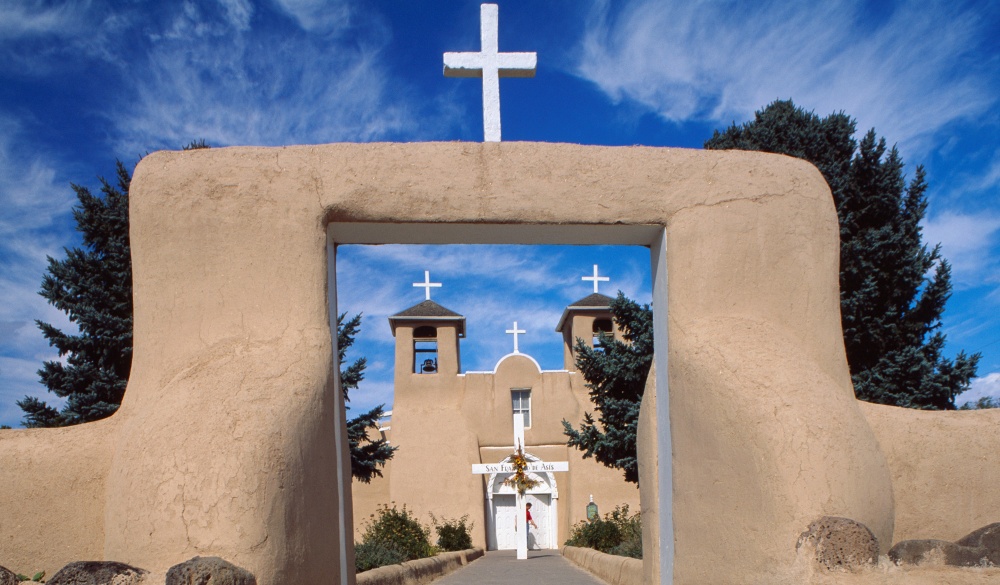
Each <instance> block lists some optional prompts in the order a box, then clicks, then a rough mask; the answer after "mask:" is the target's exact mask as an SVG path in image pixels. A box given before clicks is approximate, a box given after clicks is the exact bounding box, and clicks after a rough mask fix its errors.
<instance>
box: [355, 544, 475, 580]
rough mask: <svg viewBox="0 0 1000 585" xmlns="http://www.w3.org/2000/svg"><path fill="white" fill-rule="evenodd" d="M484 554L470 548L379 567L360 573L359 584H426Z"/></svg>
mask: <svg viewBox="0 0 1000 585" xmlns="http://www.w3.org/2000/svg"><path fill="white" fill-rule="evenodd" d="M481 556H483V549H481V548H470V549H467V550H460V551H456V552H446V553H441V554H439V555H437V556H433V557H428V558H426V559H417V560H415V561H407V562H405V563H402V564H399V565H388V566H385V567H379V568H377V569H372V570H370V571H365V572H363V573H358V581H357V585H424V584H425V583H430V582H431V581H433V580H434V579H437V578H438V577H443V576H445V575H447V574H448V573H451V572H452V571H455V570H457V569H461V568H462V567H464V566H465V565H468V564H469V563H471V562H472V561H474V560H476V559H478V558H479V557H481Z"/></svg>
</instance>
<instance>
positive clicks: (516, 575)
mask: <svg viewBox="0 0 1000 585" xmlns="http://www.w3.org/2000/svg"><path fill="white" fill-rule="evenodd" d="M512 583H523V584H525V585H529V584H533V583H544V584H545V585H607V584H606V583H605V582H604V581H601V580H600V579H598V578H597V577H595V576H593V575H591V574H590V573H588V572H587V571H584V570H583V569H581V568H580V567H577V566H576V565H574V564H573V563H571V562H569V561H567V560H566V559H564V558H563V556H562V555H561V554H559V551H557V550H531V551H528V558H527V560H524V561H519V560H517V553H516V552H515V551H512V550H499V551H496V550H494V551H489V552H487V553H486V556H484V557H483V558H481V559H479V560H476V561H473V562H471V563H469V565H468V566H466V567H463V568H461V569H459V570H457V571H455V572H454V573H452V574H450V575H446V576H444V577H441V578H440V579H438V580H436V581H433V582H432V585H511V584H512Z"/></svg>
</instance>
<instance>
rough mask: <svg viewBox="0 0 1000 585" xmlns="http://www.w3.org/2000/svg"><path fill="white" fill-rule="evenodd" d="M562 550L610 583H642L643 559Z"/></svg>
mask: <svg viewBox="0 0 1000 585" xmlns="http://www.w3.org/2000/svg"><path fill="white" fill-rule="evenodd" d="M561 552H562V555H563V557H565V558H567V559H569V560H570V561H572V562H573V564H575V565H577V566H579V567H580V568H582V569H585V570H586V571H587V572H588V573H591V574H593V575H594V576H595V577H597V578H599V579H602V580H603V581H605V582H606V583H608V585H642V559H633V558H631V557H620V556H618V555H609V554H606V553H602V552H601V551H598V550H594V549H592V548H580V547H576V546H564V547H563V548H562V551H561ZM358 583H359V584H360V581H359V582H358Z"/></svg>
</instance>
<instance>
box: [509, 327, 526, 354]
mask: <svg viewBox="0 0 1000 585" xmlns="http://www.w3.org/2000/svg"><path fill="white" fill-rule="evenodd" d="M505 333H507V334H509V335H513V336H514V353H521V352H520V351H518V350H517V334H518V333H527V331H525V330H524V329H518V328H517V321H514V328H513V329H508V330H507V331H505Z"/></svg>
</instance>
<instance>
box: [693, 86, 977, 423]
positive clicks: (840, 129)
mask: <svg viewBox="0 0 1000 585" xmlns="http://www.w3.org/2000/svg"><path fill="white" fill-rule="evenodd" d="M854 132H855V122H854V120H853V119H851V118H850V117H849V116H847V115H846V114H844V113H843V112H840V113H835V114H831V115H829V116H827V117H826V118H819V117H818V116H816V115H815V114H813V113H811V112H806V111H804V110H802V109H801V108H798V107H796V106H795V104H793V103H792V102H791V101H775V102H774V103H772V104H770V105H769V106H767V107H766V108H764V109H763V110H761V111H759V112H757V114H756V117H755V119H754V120H753V121H752V122H748V123H746V124H743V125H742V126H737V125H735V124H734V125H732V126H730V127H729V128H728V129H726V131H725V132H718V131H716V132H715V133H714V134H713V136H712V138H711V139H709V140H708V141H707V142H705V148H707V149H739V150H759V151H764V152H774V153H781V154H787V155H790V156H794V157H798V158H802V159H805V160H807V161H809V162H811V163H813V164H814V165H816V166H817V168H819V170H820V172H821V173H822V174H823V177H824V178H825V179H826V181H827V183H829V185H830V190H831V191H832V192H833V198H834V202H835V204H836V207H837V215H838V217H839V219H840V244H841V245H840V300H841V320H842V324H843V328H844V344H845V346H846V348H847V360H848V363H849V364H850V368H851V377H852V379H853V382H854V389H855V392H856V394H857V396H858V398H860V399H862V400H866V401H869V402H877V403H882V404H892V405H897V406H905V407H909V408H922V409H954V408H955V396H957V395H958V394H960V393H961V392H963V391H965V390H966V389H968V387H969V381H970V380H971V379H972V378H973V377H975V375H976V366H977V363H978V361H979V354H974V355H971V356H970V355H966V354H965V352H959V353H958V355H957V356H956V357H955V358H954V359H953V360H952V359H948V358H946V357H944V356H943V355H942V349H943V347H944V343H945V336H944V334H943V333H941V331H940V327H941V314H942V312H943V311H944V306H945V302H946V301H947V300H948V297H949V296H950V295H951V271H950V266H949V264H948V262H947V261H946V260H945V259H944V258H942V257H941V250H940V246H935V247H934V248H932V249H928V248H927V247H926V246H925V245H924V244H923V243H922V242H921V230H920V221H921V219H923V217H924V214H925V212H926V209H927V201H926V198H925V193H926V190H927V183H926V180H925V179H926V177H925V172H924V169H923V168H922V167H917V169H916V171H915V173H914V177H913V179H912V180H911V181H910V182H909V184H907V183H906V181H905V178H904V175H903V161H902V159H901V157H900V155H899V152H898V151H897V150H896V148H895V147H893V148H891V149H888V151H887V149H886V141H885V139H884V138H876V134H875V130H874V129H873V130H870V131H869V132H868V133H867V134H866V135H865V136H864V138H862V139H861V142H860V143H858V142H857V141H856V140H855V139H854V137H853V136H854Z"/></svg>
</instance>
